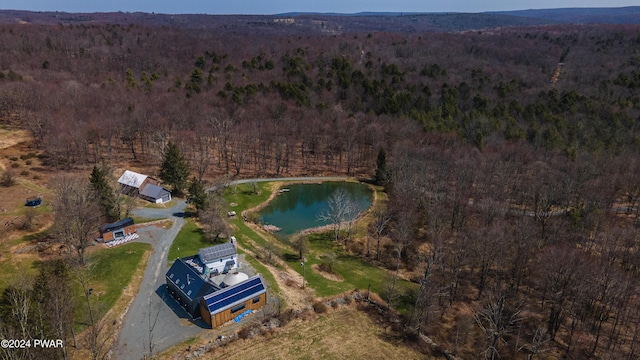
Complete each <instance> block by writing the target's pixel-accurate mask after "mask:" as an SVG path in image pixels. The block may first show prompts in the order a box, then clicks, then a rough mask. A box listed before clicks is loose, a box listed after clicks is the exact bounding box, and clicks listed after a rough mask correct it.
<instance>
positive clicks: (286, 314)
mask: <svg viewBox="0 0 640 360" xmlns="http://www.w3.org/2000/svg"><path fill="white" fill-rule="evenodd" d="M295 317H296V313H295V312H294V311H293V309H287V310H285V311H283V312H282V313H280V315H279V316H278V320H280V324H281V325H280V326H284V325H286V324H288V323H289V322H290V321H291V320H293V319H294V318H295Z"/></svg>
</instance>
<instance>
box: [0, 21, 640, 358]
mask: <svg viewBox="0 0 640 360" xmlns="http://www.w3.org/2000/svg"><path fill="white" fill-rule="evenodd" d="M3 14H4V15H6V16H7V17H5V18H11V19H13V20H10V21H9V20H5V21H6V22H8V23H4V24H2V25H0V125H1V126H2V128H5V129H10V130H11V131H26V132H28V137H29V138H32V139H33V142H32V143H29V144H23V145H24V147H21V148H20V149H19V150H16V152H20V153H12V154H10V155H9V154H8V155H7V156H4V157H2V158H1V159H0V162H2V165H3V166H2V168H3V169H6V171H3V172H2V175H3V176H4V175H6V174H10V175H12V176H13V177H14V178H16V179H17V180H18V181H21V180H29V179H31V180H36V176H39V175H38V174H39V173H40V172H45V171H46V172H50V173H58V172H61V173H67V172H77V173H82V174H85V173H87V172H88V170H89V169H91V168H92V167H93V166H94V165H95V164H100V163H103V162H105V163H108V164H109V165H110V166H112V167H113V168H115V169H122V168H124V167H130V168H133V169H135V170H140V171H142V172H144V173H145V174H149V175H152V176H155V175H157V172H158V169H159V164H160V161H161V157H162V153H163V151H164V150H165V147H166V146H167V144H168V142H169V141H171V142H173V143H175V144H176V145H177V146H178V148H179V150H180V151H181V152H182V153H183V154H184V156H185V158H186V159H187V161H188V162H189V165H190V167H191V176H194V177H195V178H196V179H198V180H202V181H203V182H212V181H218V180H219V179H221V178H224V179H229V178H252V177H263V178H265V177H270V176H274V177H275V176H295V175H300V176H304V175H349V176H354V177H363V178H368V179H371V178H373V177H374V174H375V175H376V181H378V182H379V183H381V184H383V185H384V186H385V190H386V194H387V195H388V203H387V205H386V207H385V209H384V211H381V212H380V214H376V216H377V217H378V219H382V220H384V219H385V218H386V219H387V220H386V222H384V223H385V224H386V227H384V228H383V229H382V230H381V231H380V232H379V233H378V232H377V231H376V229H374V228H373V227H368V228H367V229H364V228H363V229H358V232H362V233H366V234H368V235H370V236H369V237H366V236H365V238H367V239H369V238H370V239H374V238H375V239H377V240H380V246H379V247H376V252H375V257H374V256H373V254H372V252H370V251H365V250H364V247H363V246H362V242H357V241H352V242H349V243H348V244H347V242H346V241H345V242H344V244H342V243H341V244H336V246H341V247H344V251H346V252H348V253H349V254H350V255H353V256H355V257H358V260H359V261H363V262H366V263H367V264H374V265H375V266H380V267H384V268H386V269H387V270H389V271H388V272H389V273H390V274H391V276H390V277H389V279H391V280H389V283H390V284H391V285H393V274H395V276H398V274H403V275H404V276H406V277H407V278H408V279H411V280H412V281H414V282H415V283H418V284H420V287H419V290H418V291H416V292H415V293H414V292H412V293H407V294H398V293H394V291H396V292H397V291H398V290H397V288H395V287H394V286H387V288H386V289H385V294H383V295H382V296H383V297H384V298H385V299H389V300H394V296H395V297H396V299H397V297H400V296H402V297H403V299H404V300H403V301H406V302H408V303H411V304H412V308H411V309H410V310H409V311H408V312H407V313H408V314H407V316H406V318H405V319H403V320H404V323H403V324H404V325H406V327H404V328H405V329H406V330H407V332H408V335H407V336H412V335H415V334H416V332H418V331H421V332H423V333H426V334H428V335H429V337H430V338H432V339H433V340H434V341H435V342H436V343H437V344H439V345H441V346H442V347H443V348H446V349H451V351H453V352H455V353H456V354H458V355H459V356H460V357H461V358H476V357H477V355H478V354H486V355H487V356H493V357H498V356H500V357H503V358H527V357H529V355H532V356H533V355H540V354H543V353H546V354H549V357H550V358H551V357H555V358H560V357H562V356H565V357H567V358H585V357H593V358H635V357H637V352H638V350H637V344H636V339H637V337H638V336H640V325H639V324H640V315H639V314H638V312H637V311H635V309H637V308H638V304H639V302H638V299H639V297H638V295H639V294H640V291H639V289H640V287H639V283H638V279H637V272H638V269H640V256H638V249H639V247H638V245H637V244H638V234H639V232H638V229H640V227H639V225H640V223H638V214H639V212H640V210H639V209H640V208H639V206H638V204H640V184H639V182H638V179H640V162H639V161H638V159H639V157H638V155H639V154H640V127H639V126H638V118H640V71H639V70H638V65H640V57H639V55H638V51H637V49H638V45H639V44H640V26H638V25H634V24H622V25H620V24H595V25H590V24H586V25H585V24H583V25H570V24H557V23H556V24H546V23H548V20H544V21H542V20H536V21H534V22H533V23H529V24H527V25H526V26H516V25H515V24H517V22H518V21H531V20H529V19H530V18H525V19H522V18H518V17H515V16H508V17H504V16H500V17H495V16H492V15H487V14H484V15H483V14H480V15H478V14H466V15H465V14H454V15H442V14H435V15H407V16H397V17H393V16H355V17H346V16H330V15H299V16H291V17H289V16H282V17H279V16H275V17H263V16H228V17H223V16H221V17H211V16H206V15H194V16H190V15H176V16H169V15H156V14H124V13H117V14H63V13H20V12H18V13H16V12H3ZM16 19H18V20H16ZM492 19H501V20H500V21H495V23H493V20H492ZM507 21H513V24H514V25H513V26H508V27H506V26H505V27H501V24H505V23H506V22H507ZM537 21H541V22H540V23H538V22H537ZM541 23H545V25H542V24H541ZM434 24H435V25H434ZM435 29H441V30H442V29H449V30H455V31H435ZM463 30H464V31H463ZM7 131H8V130H7ZM31 152H33V154H34V155H33V156H35V157H36V158H37V162H36V160H35V159H34V160H33V161H34V162H30V165H28V164H27V162H26V161H27V160H31V157H33V156H31V155H29V153H31ZM23 153H24V154H23ZM382 220H381V221H382ZM358 244H360V245H358ZM396 280H397V279H396ZM385 281H386V280H385ZM525 343H526V344H525ZM338 356H339V355H338Z"/></svg>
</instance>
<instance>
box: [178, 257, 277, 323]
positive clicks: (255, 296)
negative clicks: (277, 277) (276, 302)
mask: <svg viewBox="0 0 640 360" xmlns="http://www.w3.org/2000/svg"><path fill="white" fill-rule="evenodd" d="M222 245H225V244H222ZM231 245H233V244H231ZM212 248H217V249H218V250H221V251H222V250H223V249H225V248H224V247H220V246H219V245H217V246H214V247H212ZM234 248H235V247H234ZM207 249H210V248H207ZM228 250H229V249H226V250H225V251H228ZM223 262H224V261H223ZM207 269H208V267H207V265H205V264H204V263H202V262H201V261H200V255H193V256H188V257H184V258H181V259H176V261H175V262H174V263H173V265H171V268H169V271H167V274H166V287H167V291H168V292H169V294H170V295H171V296H172V297H173V298H174V299H175V300H176V301H177V302H178V304H179V305H180V306H181V307H182V308H183V309H185V310H186V311H187V313H189V315H190V316H191V317H192V318H193V319H198V318H202V320H204V322H206V323H207V324H209V325H210V326H211V327H216V326H220V325H222V324H224V323H226V322H228V321H230V320H235V321H240V319H241V318H242V317H243V316H245V315H247V314H248V313H250V312H253V311H255V310H258V309H259V308H261V307H262V306H264V305H265V304H266V303H267V286H266V284H265V282H264V280H263V278H262V276H261V275H255V276H253V277H248V275H246V274H244V273H240V272H237V271H234V272H229V273H227V275H226V276H224V279H223V280H222V281H221V283H220V284H219V285H218V284H217V283H216V282H214V281H213V280H212V279H211V278H210V276H209V275H208V273H205V271H208V270H207Z"/></svg>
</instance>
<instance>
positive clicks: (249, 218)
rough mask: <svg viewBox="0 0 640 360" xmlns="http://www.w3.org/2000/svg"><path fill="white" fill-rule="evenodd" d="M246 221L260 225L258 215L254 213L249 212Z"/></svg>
mask: <svg viewBox="0 0 640 360" xmlns="http://www.w3.org/2000/svg"><path fill="white" fill-rule="evenodd" d="M247 221H250V222H252V223H254V224H260V214H258V213H257V212H255V211H252V212H249V213H248V214H247Z"/></svg>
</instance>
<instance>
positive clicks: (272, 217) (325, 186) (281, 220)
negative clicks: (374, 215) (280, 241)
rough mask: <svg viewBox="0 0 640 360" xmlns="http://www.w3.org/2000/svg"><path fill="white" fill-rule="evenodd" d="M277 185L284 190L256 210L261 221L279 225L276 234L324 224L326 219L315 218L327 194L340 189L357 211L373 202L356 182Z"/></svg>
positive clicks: (326, 205) (285, 234)
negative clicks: (351, 201)
mask: <svg viewBox="0 0 640 360" xmlns="http://www.w3.org/2000/svg"><path fill="white" fill-rule="evenodd" d="M281 189H282V190H284V191H282V192H281V193H280V194H279V195H278V196H276V197H275V198H274V199H273V200H272V201H271V202H270V203H269V205H267V206H266V207H265V208H264V209H262V210H261V211H260V220H261V221H262V223H263V224H265V225H275V226H277V227H279V228H280V229H282V230H281V231H278V232H276V233H275V235H276V236H277V237H279V238H287V237H289V236H290V235H292V234H295V233H297V232H299V231H301V230H304V229H309V228H315V227H318V226H323V225H327V224H328V223H329V222H327V221H320V220H318V215H319V214H320V213H322V212H326V211H327V210H328V209H329V198H330V197H331V196H332V194H334V193H335V192H336V191H339V190H340V189H342V190H343V191H344V192H345V193H346V194H348V195H349V196H350V197H351V198H352V199H353V200H355V203H356V204H357V209H358V210H359V211H357V213H358V214H359V213H361V212H363V211H364V210H366V209H368V208H369V207H371V204H372V202H373V193H372V191H371V189H369V187H368V186H366V185H363V184H360V183H352V182H323V183H321V184H291V185H286V186H284V187H282V188H281ZM356 216H357V215H356Z"/></svg>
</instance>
